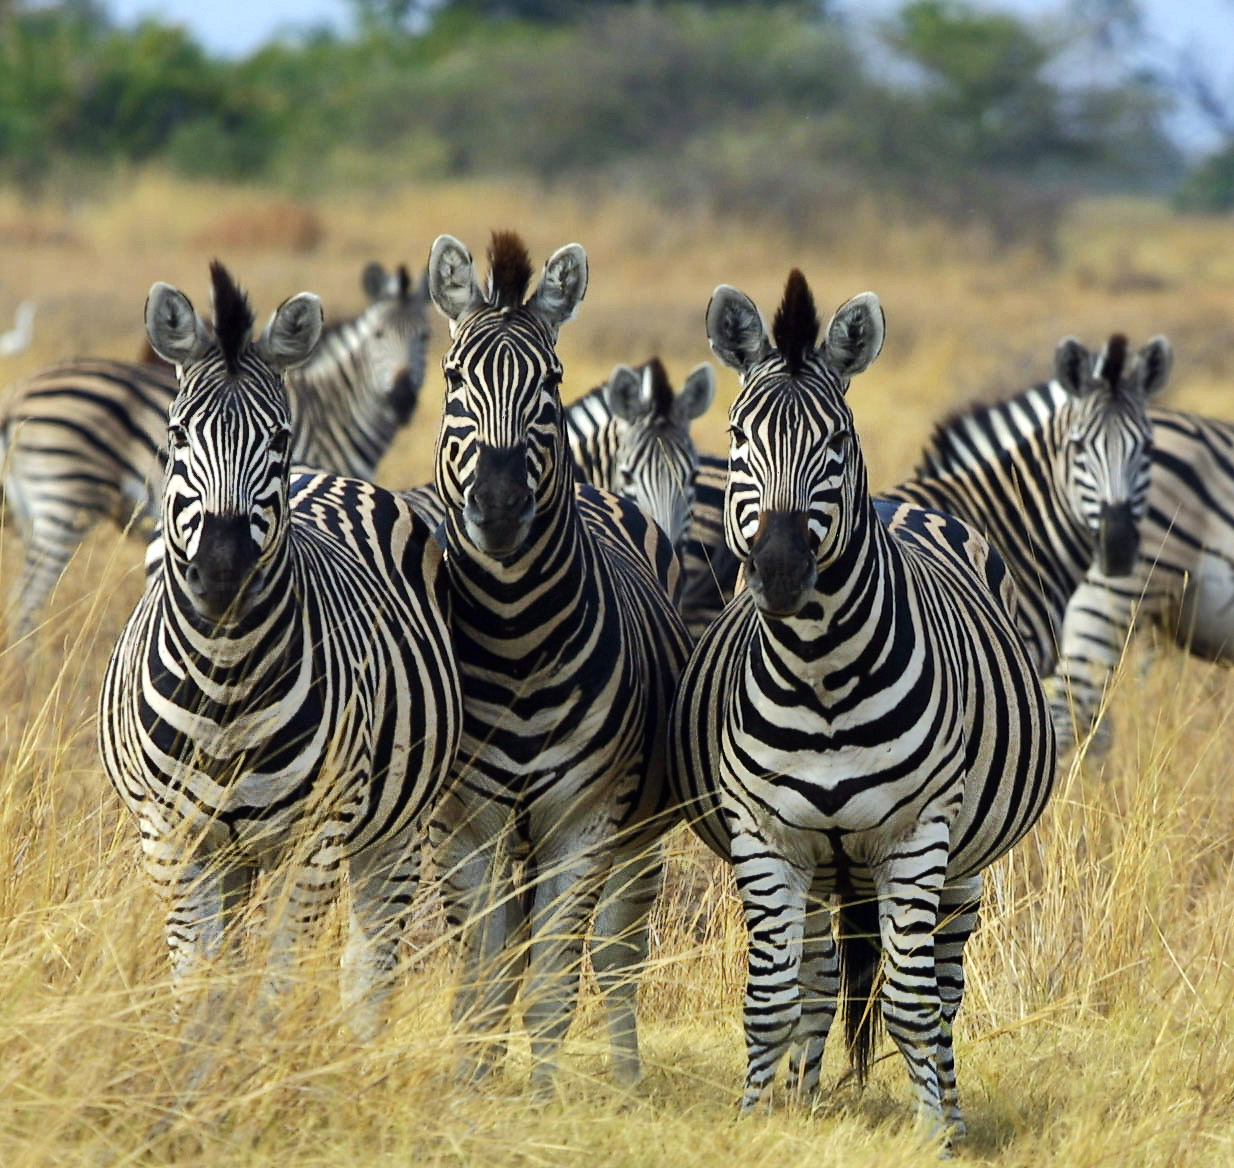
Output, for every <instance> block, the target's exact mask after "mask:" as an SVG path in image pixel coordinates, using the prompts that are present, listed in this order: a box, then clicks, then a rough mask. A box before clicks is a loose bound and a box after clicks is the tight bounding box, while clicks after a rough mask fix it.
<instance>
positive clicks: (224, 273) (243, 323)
mask: <svg viewBox="0 0 1234 1168" xmlns="http://www.w3.org/2000/svg"><path fill="white" fill-rule="evenodd" d="M210 303H211V305H212V306H213V309H214V335H215V338H216V339H217V340H218V343H219V348H221V349H222V350H223V360H224V361H225V362H226V363H227V372H228V373H232V374H234V373H235V372H236V370H237V369H238V368H239V365H240V354H241V353H242V352H243V351H244V346H245V345H247V344H248V342H249V337H250V336H251V335H252V332H253V321H254V317H253V308H252V305H250V304H249V298H248V293H246V292H245V291H244V289H243V288H241V287H240V286H239V285H238V284H237V283H236V282H235V280H233V279H232V278H231V273H230V272H229V271H228V270H227V269H226V268H225V267H223V265H222V264H221V263H220V262H219V261H218V260H211V261H210Z"/></svg>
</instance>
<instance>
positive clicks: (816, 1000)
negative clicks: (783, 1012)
mask: <svg viewBox="0 0 1234 1168" xmlns="http://www.w3.org/2000/svg"><path fill="white" fill-rule="evenodd" d="M798 981H799V983H800V985H801V1017H800V1018H799V1019H798V1022H797V1029H796V1031H795V1032H794V1033H793V1042H792V1046H791V1047H790V1049H789V1053H788V1072H789V1080H790V1082H791V1083H793V1084H794V1086H795V1088H796V1091H797V1096H798V1099H799V1100H800V1101H801V1102H803V1103H812V1102H813V1101H814V1100H815V1099H817V1097H818V1090H819V1083H820V1081H821V1078H822V1070H823V1051H824V1048H825V1047H826V1045H827V1036H828V1034H830V1033H831V1024H832V1022H834V1021H835V1016H836V1004H837V1000H838V998H839V996H840V968H839V964H838V959H837V955H836V944H835V938H834V936H833V935H832V928H831V911H830V909H829V908H828V906H827V896H826V893H825V892H823V891H821V890H812V891H811V894H810V896H809V899H808V900H807V902H806V918H805V933H804V938H803V941H802V947H801V972H800V974H799V976H798Z"/></svg>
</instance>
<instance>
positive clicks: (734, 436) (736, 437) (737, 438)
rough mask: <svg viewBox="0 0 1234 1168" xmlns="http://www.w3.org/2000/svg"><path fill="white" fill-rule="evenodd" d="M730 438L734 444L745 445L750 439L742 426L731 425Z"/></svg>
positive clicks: (729, 429)
mask: <svg viewBox="0 0 1234 1168" xmlns="http://www.w3.org/2000/svg"><path fill="white" fill-rule="evenodd" d="M728 440H729V441H730V442H731V443H732V444H733V445H734V446H744V445H745V444H746V443H747V442H748V441H749V439H748V438H747V437H746V432H745V431H744V430H743V429H742V428H741V427H740V426H729V428H728Z"/></svg>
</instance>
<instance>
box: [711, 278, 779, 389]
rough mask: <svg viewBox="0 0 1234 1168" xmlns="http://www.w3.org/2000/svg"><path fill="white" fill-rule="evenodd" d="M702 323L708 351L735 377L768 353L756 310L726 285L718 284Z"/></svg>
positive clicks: (769, 348)
mask: <svg viewBox="0 0 1234 1168" xmlns="http://www.w3.org/2000/svg"><path fill="white" fill-rule="evenodd" d="M706 319H707V340H708V341H710V342H711V351H712V352H713V353H715V355H716V356H717V357H719V358H720V360H721V361H723V362H724V364H725V365H727V366H728V367H729V368H730V369H736V370H737V372H738V373H741V374H743V375H744V374H746V373H748V372H749V371H750V369H751V368H753V366H755V365H757V364H758V363H759V362H760V361H761V360H763V358H765V357H766V356H767V355H768V354H769V353H770V352H771V351H772V345H771V338H770V337H769V336H768V335H767V325H766V324H765V323H764V321H763V317H762V313H760V312H759V310H758V306H757V305H756V304H755V303H754V301H753V300H751V299H750V298H749V297H748V296H747V295H746V294H745V293H744V292H738V291H737V289H736V288H733V287H731V286H730V285H728V284H721V285H720V286H719V287H718V288H717V289H716V290H715V291H714V292H713V293H712V294H711V301H710V303H709V304H708V305H707V318H706Z"/></svg>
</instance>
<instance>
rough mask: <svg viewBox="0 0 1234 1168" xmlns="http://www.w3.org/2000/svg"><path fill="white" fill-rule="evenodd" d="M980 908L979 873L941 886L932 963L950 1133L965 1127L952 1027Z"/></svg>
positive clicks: (945, 1114)
mask: <svg viewBox="0 0 1234 1168" xmlns="http://www.w3.org/2000/svg"><path fill="white" fill-rule="evenodd" d="M980 909H981V876H980V874H978V875H976V876H973V877H970V878H969V879H968V880H964V881H961V882H959V883H957V884H950V885H948V886H947V887H946V888H944V889H943V895H942V898H941V900H940V901H939V908H938V917H939V925H938V933H937V935H936V936H935V940H934V964H935V967H936V969H937V970H938V993H939V997H940V999H941V1000H942V1014H943V1019H942V1031H941V1035H940V1038H939V1043H938V1079H939V1087H940V1089H941V1091H942V1105H943V1122H944V1123H945V1124H946V1125H947V1130H948V1134H949V1135H953V1136H962V1135H964V1133H965V1131H966V1130H967V1129H966V1127H965V1124H964V1117H963V1115H962V1114H961V1112H960V1096H959V1092H958V1090H957V1088H956V1072H955V1051H954V1049H953V1047H952V1028H953V1026H954V1024H955V1017H956V1014H957V1013H958V1012H959V1009H960V1003H961V1002H962V1001H963V1000H964V946H965V944H966V943H967V942H968V939H969V937H971V936H972V934H973V930H974V929H975V928H976V927H977V920H978V913H979V911H980Z"/></svg>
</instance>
